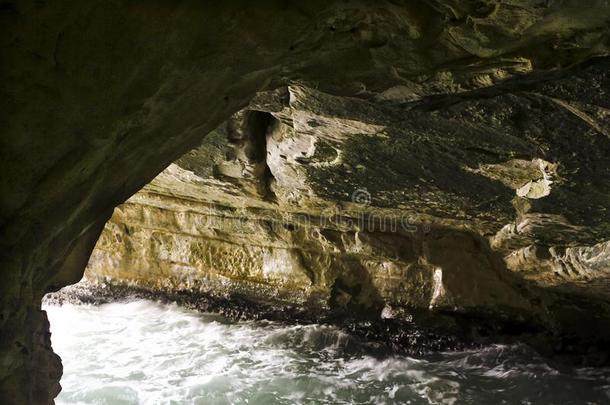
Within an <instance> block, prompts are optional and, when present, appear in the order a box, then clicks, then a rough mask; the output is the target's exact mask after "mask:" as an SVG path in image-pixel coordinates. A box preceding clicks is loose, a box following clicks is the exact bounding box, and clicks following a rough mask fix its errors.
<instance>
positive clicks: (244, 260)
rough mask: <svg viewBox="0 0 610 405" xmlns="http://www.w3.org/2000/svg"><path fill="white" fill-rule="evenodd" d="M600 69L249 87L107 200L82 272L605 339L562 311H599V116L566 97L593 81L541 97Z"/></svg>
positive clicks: (602, 147)
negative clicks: (193, 139) (378, 85)
mask: <svg viewBox="0 0 610 405" xmlns="http://www.w3.org/2000/svg"><path fill="white" fill-rule="evenodd" d="M609 66H610V60H599V61H597V62H596V63H594V64H590V65H586V66H580V67H575V68H574V69H573V71H572V72H571V74H569V75H566V76H564V75H561V76H556V77H548V76H545V77H536V76H531V75H529V76H525V77H522V78H519V79H514V80H512V81H508V82H505V83H503V84H502V85H501V86H491V87H488V88H487V89H486V91H485V92H484V93H481V92H480V91H472V92H465V93H462V94H460V95H459V97H458V98H453V97H445V98H440V97H435V98H418V99H411V98H409V99H408V100H404V99H399V100H396V99H384V95H382V94H370V93H369V94H365V95H361V96H360V97H358V98H354V97H340V96H331V95H329V94H326V93H323V92H320V91H317V90H313V89H311V88H308V87H305V86H303V85H291V86H288V87H286V88H280V89H278V90H276V91H271V92H266V93H259V94H258V95H257V96H256V97H255V98H254V99H253V101H252V102H251V104H250V106H248V108H246V109H245V110H242V111H240V112H239V113H237V114H235V115H234V116H233V117H232V118H231V119H230V120H229V121H227V122H226V123H224V124H223V125H221V126H220V127H219V128H218V129H217V130H216V131H213V132H212V133H211V134H209V135H208V136H207V137H206V138H205V140H204V141H203V143H202V144H201V145H200V146H199V147H198V148H196V149H194V150H192V151H191V152H189V153H187V154H186V155H184V156H183V157H182V158H180V159H179V160H178V161H176V162H175V163H174V164H172V165H170V166H169V167H168V168H167V169H166V170H165V171H164V172H162V173H161V174H160V175H159V176H157V177H156V178H155V179H154V180H153V181H152V182H151V183H150V184H149V185H147V186H145V187H144V189H143V190H142V191H140V192H138V193H137V194H135V195H134V196H133V197H131V198H130V199H129V200H128V201H127V202H126V203H125V204H122V205H121V206H119V207H118V208H117V209H116V210H115V213H114V215H113V217H112V218H111V220H110V221H109V223H108V224H107V225H106V228H105V231H104V232H103V233H102V236H101V238H100V240H99V242H98V245H97V248H96V249H95V250H94V252H93V255H92V257H91V261H90V262H89V267H88V270H87V272H86V273H85V274H86V276H87V278H88V279H89V280H90V281H93V282H94V283H111V284H128V285H136V286H139V287H144V288H147V289H151V290H159V291H168V290H169V291H178V290H180V291H182V290H187V291H194V292H205V293H206V294H216V295H227V296H231V295H238V296H240V297H246V298H248V299H250V300H253V301H261V302H265V303H269V302H278V303H290V304H298V305H301V306H303V307H306V308H315V309H328V310H332V311H345V312H346V313H350V314H353V313H361V314H362V315H368V316H377V317H379V316H382V315H383V316H392V317H398V318H406V317H408V318H409V319H413V317H414V314H415V321H416V322H417V321H418V320H419V318H422V319H425V320H426V321H429V318H430V317H432V318H434V317H435V316H436V317H442V318H443V319H445V318H447V317H448V316H451V314H455V315H456V317H459V318H460V319H461V320H463V318H464V317H465V316H466V317H468V316H470V317H473V318H475V317H476V318H477V319H479V322H482V321H480V319H481V317H485V318H495V319H510V320H511V321H513V322H523V323H525V324H529V327H531V328H536V327H537V328H540V329H542V330H545V331H546V332H547V333H550V334H552V335H554V336H555V337H556V339H557V340H561V339H563V338H565V336H566V334H568V335H569V336H570V337H571V338H574V339H576V340H579V339H581V340H582V339H584V341H585V342H586V344H587V345H597V346H598V347H602V344H605V343H604V342H606V341H607V340H608V338H609V337H610V336H608V335H607V334H603V333H602V334H600V333H599V332H598V331H596V332H594V333H591V331H590V330H588V329H583V330H579V327H580V325H581V324H582V321H583V320H587V321H588V322H589V324H590V325H593V324H598V325H600V327H602V330H607V326H610V305H609V304H610V300H609V298H610V289H609V288H608V280H609V277H610V261H609V260H608V259H609V255H610V245H609V243H610V242H608V241H605V239H604V238H607V237H608V234H607V233H606V232H607V231H606V228H607V223H608V214H607V212H606V205H605V204H604V202H605V201H608V198H607V197H608V191H609V190H610V183H609V182H608V177H607V175H608V174H610V173H608V171H609V170H610V166H609V165H608V164H607V163H608V156H610V138H609V137H608V136H607V135H606V133H607V131H608V129H610V128H608V124H609V121H608V120H607V117H606V116H605V115H604V114H603V113H601V114H594V115H589V114H590V113H586V112H585V111H589V112H591V111H597V112H601V110H600V109H603V107H602V106H599V105H598V103H599V101H600V100H601V99H602V97H601V96H596V95H594V94H591V93H588V94H586V95H585V94H576V93H575V92H573V91H571V92H570V98H569V99H568V100H565V99H560V98H558V96H559V95H560V94H562V92H563V94H565V92H566V91H570V89H573V86H574V85H577V83H579V82H583V83H584V82H586V83H595V84H596V86H595V88H598V89H600V91H601V92H604V93H605V91H606V90H605V89H610V77H609V76H608V71H609V69H608V67H609ZM534 103H535V104H534ZM534 105H535V106H534ZM517 122H520V123H519V124H517ZM525 123H527V124H525ZM576 133H578V134H580V136H579V137H578V141H577V144H576V145H571V144H570V142H574V137H573V134H576ZM585 160H586V161H587V164H586V165H585V166H584V167H583V166H582V162H583V161H585ZM600 175H601V176H600ZM549 199H555V202H554V203H550V204H546V200H549ZM585 204H586V205H585ZM591 213H595V215H596V220H595V221H594V222H593V221H591V218H589V217H588V214H591ZM565 302H568V303H569V306H570V308H569V309H568V308H566V304H565ZM592 309H595V310H596V311H597V313H595V314H591V313H590V312H591V310H592ZM422 314H425V315H422ZM439 322H440V321H439ZM575 332H578V333H576V334H575Z"/></svg>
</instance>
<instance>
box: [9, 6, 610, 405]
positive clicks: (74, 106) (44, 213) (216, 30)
mask: <svg viewBox="0 0 610 405" xmlns="http://www.w3.org/2000/svg"><path fill="white" fill-rule="evenodd" d="M608 15H609V10H608V7H607V4H606V2H605V1H602V0H600V1H591V2H590V4H588V6H587V7H582V3H581V2H580V1H576V0H574V1H561V2H551V3H548V2H540V1H535V0H531V1H523V2H520V3H515V4H514V3H499V2H489V3H487V2H480V1H466V2H455V1H450V0H447V1H430V2H426V3H422V2H419V1H406V2H398V3H396V2H378V1H374V2H373V1H371V2H367V1H353V2H321V1H320V2H317V1H308V2H306V3H299V4H297V3H293V2H283V1H261V2H245V1H229V2H223V3H209V2H206V3H201V2H194V1H193V2H191V1H181V2H173V1H172V2H164V1H159V2H153V3H137V2H128V1H113V2H109V1H91V2H80V1H26V0H24V1H8V2H4V3H3V5H2V7H1V8H0V18H2V25H1V26H2V34H3V35H2V38H3V39H2V60H3V69H2V70H1V72H0V74H1V75H2V87H1V95H2V98H1V100H2V101H1V102H2V107H3V108H2V115H1V121H2V123H3V129H4V130H3V135H2V137H0V170H1V172H2V176H1V177H0V229H1V233H0V235H1V237H0V268H1V269H2V272H1V273H0V309H1V313H0V314H1V316H0V331H1V339H0V364H1V365H2V367H0V399H2V402H3V403H47V402H49V401H50V400H51V398H52V397H53V396H54V395H55V394H56V393H57V390H58V388H59V386H58V380H59V375H60V373H61V365H60V363H59V361H58V358H57V356H56V355H54V354H53V353H52V351H51V349H50V346H49V344H48V336H47V332H46V330H47V326H46V320H45V319H46V317H45V314H44V312H40V299H41V297H42V295H43V294H44V293H45V292H47V291H50V290H55V289H58V288H60V287H61V286H63V285H66V284H69V283H73V282H75V281H77V280H78V279H79V278H80V276H81V275H82V271H83V269H84V267H85V265H86V263H87V259H88V256H89V253H90V252H91V250H92V249H93V245H94V243H95V241H96V239H97V237H98V236H99V233H100V231H101V229H102V228H103V226H104V223H105V222H106V220H107V219H108V218H110V216H111V214H112V210H113V208H114V207H115V206H116V205H118V204H119V203H121V202H123V201H125V200H126V199H127V198H128V197H129V196H131V195H132V194H133V193H135V192H136V191H137V190H139V189H140V188H141V187H142V186H143V185H145V184H146V183H148V182H149V181H150V180H151V179H152V178H153V177H154V176H155V175H157V174H158V173H159V172H161V171H162V170H163V169H164V168H165V167H167V165H168V164H169V163H170V162H172V161H174V160H175V159H177V158H178V157H179V156H181V155H182V154H183V153H184V152H186V151H187V150H189V149H190V148H192V147H194V146H196V145H197V143H198V142H199V141H200V140H201V139H202V138H203V137H204V136H205V135H206V134H207V133H209V132H210V131H211V130H213V129H214V128H216V127H217V126H218V125H219V124H220V123H221V122H223V121H225V120H226V119H228V118H229V117H230V116H231V114H233V113H234V112H236V111H237V110H239V109H241V108H243V107H245V106H246V105H247V104H248V103H249V101H250V100H251V98H252V97H253V96H254V95H255V93H256V92H258V91H261V90H266V89H274V88H277V87H278V86H279V85H281V84H286V83H288V82H291V81H309V82H311V84H312V85H313V86H314V87H315V86H317V87H318V88H320V89H321V90H324V91H329V92H330V93H332V94H338V95H358V94H363V93H366V92H368V91H372V92H377V93H383V92H384V91H386V90H388V91H389V92H388V93H387V95H389V96H390V97H394V96H396V95H398V97H403V96H404V90H405V89H404V88H402V87H398V88H397V87H396V86H406V88H407V90H408V91H407V93H410V92H411V91H415V93H416V95H422V94H435V93H438V94H443V93H458V92H461V91H463V90H467V89H473V88H485V87H486V86H488V85H490V84H493V83H496V82H500V81H503V80H505V79H506V78H509V77H511V76H513V75H515V74H519V73H520V72H523V71H524V70H526V71H528V70H544V69H549V68H555V67H565V66H569V65H572V64H574V63H578V62H580V61H583V60H586V59H588V58H590V57H591V56H595V55H603V54H605V53H606V52H607V48H608V30H607V21H608ZM494 72H496V73H497V74H495V73H494ZM413 80H415V81H418V82H419V83H420V86H421V87H420V86H415V88H412V86H411V83H412V82H413ZM574 91H578V89H576V90H574ZM41 331H42V332H41Z"/></svg>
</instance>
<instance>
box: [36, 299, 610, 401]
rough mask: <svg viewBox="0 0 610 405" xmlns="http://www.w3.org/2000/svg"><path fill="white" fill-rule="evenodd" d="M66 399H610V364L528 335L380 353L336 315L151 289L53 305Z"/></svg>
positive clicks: (50, 310)
mask: <svg viewBox="0 0 610 405" xmlns="http://www.w3.org/2000/svg"><path fill="white" fill-rule="evenodd" d="M45 309H46V310H47V312H48V315H49V319H50V321H51V332H52V337H51V339H52V342H53V347H54V349H55V351H56V352H57V353H59V354H60V355H61V357H62V359H63V363H64V376H63V378H62V381H61V384H62V386H63V391H62V392H61V394H60V395H59V397H58V398H57V403H58V404H206V405H207V404H265V405H266V404H276V403H277V404H370V403H374V404H394V403H400V404H501V403H505V404H587V403H589V404H607V403H610V370H608V369H576V370H564V369H562V368H559V367H557V366H552V365H551V364H549V363H548V362H546V361H544V360H543V359H542V358H540V357H538V356H537V355H536V354H535V353H534V352H533V351H531V350H530V349H528V348H527V347H525V346H519V345H516V346H501V345H497V346H492V347H488V348H486V349H483V350H477V351H467V352H459V353H443V354H439V355H436V356H433V357H431V358H428V359H414V358H409V357H404V356H391V357H387V356H385V357H384V356H379V355H377V354H375V353H371V352H370V350H371V349H370V348H368V347H367V346H365V345H363V344H361V342H359V341H358V340H356V339H353V338H351V337H350V336H349V335H347V334H345V333H344V332H342V331H340V330H338V329H337V328H335V327H331V326H323V325H307V326H286V325H280V324H274V323H269V322H231V321H228V320H226V319H223V318H222V317H220V316H217V315H209V314H201V313H197V312H194V311H190V310H185V309H183V308H180V307H178V306H176V305H165V304H158V303H154V302H150V301H144V300H139V301H133V302H129V303H113V304H106V305H101V306H87V305H79V306H74V305H64V306H61V307H60V306H47V307H45Z"/></svg>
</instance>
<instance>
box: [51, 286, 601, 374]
mask: <svg viewBox="0 0 610 405" xmlns="http://www.w3.org/2000/svg"><path fill="white" fill-rule="evenodd" d="M136 299H146V300H151V301H157V302H161V303H165V304H167V303H174V304H177V305H179V306H181V307H183V308H187V309H191V310H196V311H200V312H202V313H215V314H220V315H222V316H224V317H225V318H227V319H229V320H232V321H251V320H255V321H258V320H260V321H262V320H265V321H272V322H278V323H283V324H313V323H317V324H328V325H333V326H336V327H339V328H341V329H342V330H343V331H344V332H346V333H349V334H350V335H352V336H354V337H356V338H358V339H360V340H361V341H363V342H364V344H365V345H366V346H367V347H369V348H370V350H371V353H378V354H380V355H408V356H415V357H422V356H427V355H432V354H434V353H438V352H446V351H461V350H473V349H480V348H482V347H484V346H488V345H491V344H516V343H524V344H527V345H529V346H531V347H532V348H534V349H535V350H536V351H538V352H539V353H540V354H541V355H542V356H544V357H546V358H547V359H550V360H552V361H554V362H557V363H559V364H565V365H568V366H594V367H595V366H608V365H609V364H610V356H609V353H608V351H607V350H604V348H603V347H587V346H586V345H584V344H583V343H579V342H575V341H572V340H570V338H569V337H567V336H551V335H549V333H548V332H547V331H543V330H534V329H532V328H530V327H529V325H525V324H522V325H517V324H514V323H509V322H498V321H497V320H495V323H493V324H492V322H490V320H489V319H484V318H480V319H476V318H473V317H472V316H463V317H459V316H457V315H456V314H452V315H451V316H452V317H453V318H454V321H455V324H458V325H461V328H459V329H455V328H453V329H450V328H448V327H439V326H438V325H439V324H440V325H442V323H439V319H429V320H426V319H425V318H423V317H419V316H417V315H416V316H415V317H413V316H412V315H410V314H409V315H405V314H404V313H403V314H400V316H399V317H395V318H387V317H383V316H382V317H381V318H379V317H377V318H373V317H364V316H362V315H356V314H348V313H346V312H340V311H336V310H335V311H333V310H330V309H320V308H307V307H306V306H301V305H288V304H282V303H276V304H271V303H268V302H265V303H261V302H254V301H252V300H250V299H247V298H244V297H240V296H236V295H233V296H219V295H214V294H210V293H204V292H200V291H189V290H180V291H172V292H168V291H154V290H150V289H146V288H142V287H137V286H128V285H117V284H92V283H90V282H87V281H81V282H80V283H78V284H74V285H71V286H68V287H65V288H63V289H61V290H59V291H57V292H53V293H49V294H47V295H46V296H45V297H44V299H43V305H64V304H72V305H103V304H108V303H114V302H129V301H131V300H136ZM384 312H386V311H384ZM447 316H448V317H449V316H450V315H447ZM427 323H429V324H430V325H432V324H433V325H434V326H428V325H427Z"/></svg>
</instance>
